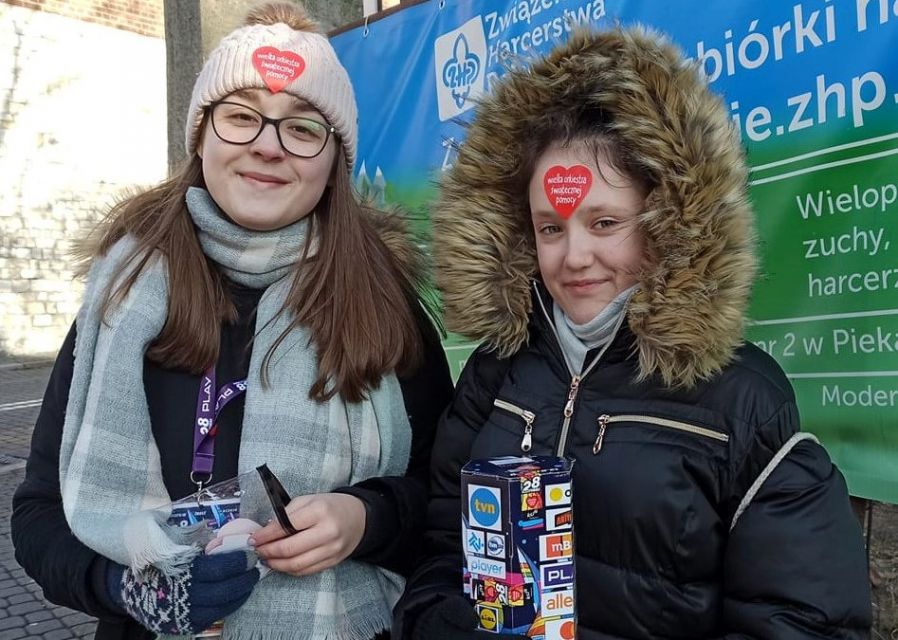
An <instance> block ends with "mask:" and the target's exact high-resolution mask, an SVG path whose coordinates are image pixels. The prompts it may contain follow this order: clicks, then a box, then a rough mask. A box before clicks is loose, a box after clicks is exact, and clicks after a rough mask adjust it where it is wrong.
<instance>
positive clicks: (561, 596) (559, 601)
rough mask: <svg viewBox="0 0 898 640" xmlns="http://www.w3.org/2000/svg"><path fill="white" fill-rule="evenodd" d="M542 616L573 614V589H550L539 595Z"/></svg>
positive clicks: (552, 616) (553, 616) (551, 616)
mask: <svg viewBox="0 0 898 640" xmlns="http://www.w3.org/2000/svg"><path fill="white" fill-rule="evenodd" d="M540 609H541V613H542V616H543V618H555V617H557V616H572V615H574V590H573V589H565V590H564V591H550V592H548V593H543V594H542V596H541V597H540Z"/></svg>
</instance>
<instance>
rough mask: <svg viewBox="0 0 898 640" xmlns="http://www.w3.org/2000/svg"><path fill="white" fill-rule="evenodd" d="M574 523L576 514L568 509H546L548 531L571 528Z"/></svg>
mask: <svg viewBox="0 0 898 640" xmlns="http://www.w3.org/2000/svg"><path fill="white" fill-rule="evenodd" d="M573 524H574V514H573V512H572V511H571V509H570V507H568V508H567V509H546V531H559V530H563V529H570V528H571V526H572V525H573Z"/></svg>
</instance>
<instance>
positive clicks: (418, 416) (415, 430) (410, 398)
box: [336, 311, 452, 576]
mask: <svg viewBox="0 0 898 640" xmlns="http://www.w3.org/2000/svg"><path fill="white" fill-rule="evenodd" d="M418 325H419V327H420V329H421V334H422V343H423V354H424V357H423V360H422V363H421V365H420V366H419V367H418V368H417V370H416V371H415V372H414V373H411V374H410V375H407V376H400V378H399V383H400V386H401V388H402V396H403V399H404V402H405V410H406V413H407V414H408V419H409V423H410V425H411V429H412V443H411V453H410V456H409V465H408V469H407V470H406V473H405V475H404V476H386V477H380V478H371V479H369V480H365V481H363V482H360V483H358V484H356V485H353V486H352V487H344V488H341V489H337V490H336V491H337V492H338V493H346V494H349V495H353V496H355V497H357V498H359V499H360V500H361V501H362V502H364V503H365V511H366V522H365V533H364V535H363V536H362V540H361V542H360V543H359V545H358V547H356V549H355V551H354V552H353V553H352V555H351V557H352V558H353V559H356V560H363V561H365V562H370V563H372V564H376V565H378V566H381V567H384V568H385V569H390V570H391V571H396V572H398V573H401V574H402V575H406V576H407V575H408V574H409V573H411V571H412V570H413V569H414V567H415V564H416V561H417V558H418V555H419V551H420V544H421V532H422V531H423V529H424V518H425V514H426V512H427V495H428V485H429V472H430V452H431V450H432V449H433V440H434V434H435V432H436V426H437V421H438V420H439V417H440V414H441V413H442V411H443V409H444V408H445V407H446V405H448V404H449V402H450V400H451V399H452V378H451V377H450V375H449V364H448V363H447V361H446V353H445V351H443V347H442V345H441V344H440V337H439V335H438V333H437V331H436V329H435V328H434V326H433V324H432V323H431V321H430V319H429V318H427V317H426V315H425V314H424V313H423V311H422V312H421V313H420V315H419V318H418Z"/></svg>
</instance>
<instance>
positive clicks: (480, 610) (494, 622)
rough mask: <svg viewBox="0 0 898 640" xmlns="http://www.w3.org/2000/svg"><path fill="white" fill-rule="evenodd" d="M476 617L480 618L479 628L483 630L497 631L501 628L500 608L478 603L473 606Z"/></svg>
mask: <svg viewBox="0 0 898 640" xmlns="http://www.w3.org/2000/svg"><path fill="white" fill-rule="evenodd" d="M475 610H476V612H477V617H478V618H480V628H481V629H484V630H485V631H493V632H495V633H498V632H499V631H501V630H502V622H503V620H502V609H501V608H500V607H491V606H489V605H487V604H478V605H477V607H476V608H475Z"/></svg>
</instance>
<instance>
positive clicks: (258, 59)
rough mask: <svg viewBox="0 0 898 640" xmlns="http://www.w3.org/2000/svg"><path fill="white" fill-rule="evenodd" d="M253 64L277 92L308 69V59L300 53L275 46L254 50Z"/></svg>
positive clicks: (272, 91)
mask: <svg viewBox="0 0 898 640" xmlns="http://www.w3.org/2000/svg"><path fill="white" fill-rule="evenodd" d="M253 66H254V67H255V68H256V71H258V72H259V75H260V76H262V80H263V81H264V82H265V86H267V87H268V90H269V91H271V93H277V92H278V91H281V90H282V89H283V88H284V87H286V86H287V85H289V84H290V83H291V82H293V81H294V80H296V79H297V78H298V77H299V76H301V75H302V72H303V71H305V70H306V61H305V60H303V57H302V56H301V55H299V54H298V53H293V52H292V51H281V50H280V49H276V48H275V47H259V48H258V49H256V50H255V51H253Z"/></svg>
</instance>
